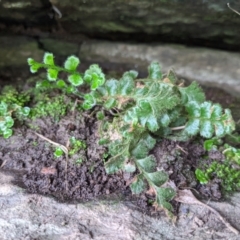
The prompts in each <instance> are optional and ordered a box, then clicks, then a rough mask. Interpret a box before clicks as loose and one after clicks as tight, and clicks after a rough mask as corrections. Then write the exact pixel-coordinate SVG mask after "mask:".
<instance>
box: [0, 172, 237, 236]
mask: <svg viewBox="0 0 240 240" xmlns="http://www.w3.org/2000/svg"><path fill="white" fill-rule="evenodd" d="M11 180H13V178H12V177H11V176H10V175H8V174H6V173H3V172H0V209H1V215H0V236H1V237H0V239H1V240H15V239H18V240H23V239H24V240H25V239H27V240H31V239H39V240H46V239H47V240H48V239H49V240H55V239H56V240H90V239H95V240H105V239H109V240H115V239H116V240H138V239H139V240H159V239H173V240H184V239H190V238H191V239H209V238H210V237H211V239H216V240H217V239H219V237H223V238H225V239H231V240H237V239H239V238H238V236H236V235H235V234H234V233H232V232H230V231H229V230H228V229H227V228H226V227H225V226H224V225H223V224H222V222H221V221H220V220H219V219H218V218H217V217H216V216H215V215H214V214H212V213H211V212H209V211H208V210H207V209H205V208H203V207H200V206H196V205H184V204H182V205H181V207H180V211H179V218H178V221H177V222H176V224H175V225H174V224H173V223H172V222H171V221H169V219H167V218H166V216H164V214H163V216H162V217H160V218H152V217H150V216H148V215H146V214H144V213H141V212H139V211H138V210H137V209H134V208H132V207H129V206H130V205H131V204H130V203H129V204H128V205H124V203H123V202H111V201H96V202H89V203H85V204H80V203H79V204H78V203H76V204H69V203H59V202H58V201H56V200H55V199H53V198H51V197H46V196H40V195H36V194H29V193H27V192H26V191H25V190H24V189H21V188H19V187H17V186H15V185H13V184H12V183H11ZM239 199H240V195H239V194H235V195H234V196H233V197H232V198H231V199H230V200H229V201H228V202H210V205H211V206H212V207H214V208H215V209H216V210H218V211H220V212H221V213H222V215H224V216H225V217H226V218H227V219H228V220H229V221H230V223H232V224H234V226H236V227H238V226H239V224H240V219H239V214H240V200H239Z"/></svg>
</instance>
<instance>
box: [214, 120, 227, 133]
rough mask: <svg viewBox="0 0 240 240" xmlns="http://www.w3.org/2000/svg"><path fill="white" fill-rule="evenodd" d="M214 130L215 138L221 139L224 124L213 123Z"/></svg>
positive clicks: (219, 122)
mask: <svg viewBox="0 0 240 240" xmlns="http://www.w3.org/2000/svg"><path fill="white" fill-rule="evenodd" d="M213 125H214V128H215V134H216V136H217V137H223V136H224V135H225V129H224V124H223V122H221V121H215V122H214V123H213Z"/></svg>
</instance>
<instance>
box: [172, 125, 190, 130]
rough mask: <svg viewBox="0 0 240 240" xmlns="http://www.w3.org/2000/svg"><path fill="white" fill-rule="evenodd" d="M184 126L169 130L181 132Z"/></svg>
mask: <svg viewBox="0 0 240 240" xmlns="http://www.w3.org/2000/svg"><path fill="white" fill-rule="evenodd" d="M185 127H186V126H185V125H184V126H179V127H173V128H171V130H172V131H177V130H182V129H184V128H185Z"/></svg>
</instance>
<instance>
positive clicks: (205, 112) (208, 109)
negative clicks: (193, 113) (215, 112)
mask: <svg viewBox="0 0 240 240" xmlns="http://www.w3.org/2000/svg"><path fill="white" fill-rule="evenodd" d="M200 112H201V113H200V116H201V118H207V119H210V117H211V114H212V104H211V102H204V103H202V104H201V110H200Z"/></svg>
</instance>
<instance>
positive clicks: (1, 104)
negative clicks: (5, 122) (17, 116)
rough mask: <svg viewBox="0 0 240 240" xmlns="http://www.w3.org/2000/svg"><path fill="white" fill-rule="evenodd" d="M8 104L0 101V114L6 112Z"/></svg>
mask: <svg viewBox="0 0 240 240" xmlns="http://www.w3.org/2000/svg"><path fill="white" fill-rule="evenodd" d="M7 109H8V105H7V104H6V103H5V102H0V115H2V116H4V115H5V114H6V113H7Z"/></svg>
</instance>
